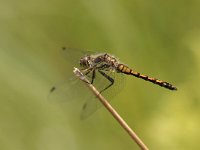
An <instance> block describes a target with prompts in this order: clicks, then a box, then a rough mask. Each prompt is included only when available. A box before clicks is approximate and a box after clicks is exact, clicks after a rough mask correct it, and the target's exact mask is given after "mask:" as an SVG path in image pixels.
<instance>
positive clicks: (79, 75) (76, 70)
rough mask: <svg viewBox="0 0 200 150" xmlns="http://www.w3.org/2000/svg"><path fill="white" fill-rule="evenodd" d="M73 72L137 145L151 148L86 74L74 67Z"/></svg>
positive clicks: (145, 148) (144, 148)
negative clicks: (91, 82)
mask: <svg viewBox="0 0 200 150" xmlns="http://www.w3.org/2000/svg"><path fill="white" fill-rule="evenodd" d="M73 72H74V74H75V75H76V77H78V78H79V79H80V80H82V81H83V82H84V83H85V85H86V86H87V87H88V88H89V89H90V90H91V91H92V92H93V94H94V95H95V96H96V97H97V98H98V99H99V100H100V102H101V103H102V104H103V105H104V106H105V108H106V109H107V110H108V111H109V112H110V113H111V114H112V116H113V117H114V118H115V119H116V120H117V121H118V123H119V124H120V125H121V126H122V127H123V128H124V130H125V131H126V132H127V133H128V134H129V135H130V136H131V138H132V139H133V140H134V141H135V142H136V143H137V145H138V146H139V147H140V148H141V149H142V150H149V149H148V148H147V146H146V145H145V144H144V143H143V142H142V140H141V139H140V138H139V137H138V136H137V134H136V133H135V132H134V131H133V130H132V129H131V128H130V127H129V126H128V124H127V123H126V122H125V121H124V120H123V119H122V117H121V116H120V115H119V114H118V113H117V111H116V110H115V109H114V108H113V107H112V106H111V105H110V103H108V101H107V100H106V99H105V98H104V97H103V96H102V95H101V94H100V93H99V91H98V90H97V89H96V88H95V87H94V86H93V85H92V84H90V82H89V81H88V79H87V78H86V76H85V75H84V74H83V73H82V72H81V71H80V70H79V69H77V68H74V71H73Z"/></svg>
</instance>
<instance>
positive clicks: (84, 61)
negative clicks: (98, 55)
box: [80, 55, 91, 68]
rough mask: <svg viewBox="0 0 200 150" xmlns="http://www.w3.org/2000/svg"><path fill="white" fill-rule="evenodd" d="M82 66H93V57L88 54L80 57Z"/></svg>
mask: <svg viewBox="0 0 200 150" xmlns="http://www.w3.org/2000/svg"><path fill="white" fill-rule="evenodd" d="M80 66H81V67H82V68H89V67H90V66H91V57H90V56H88V55H86V56H84V57H82V58H81V59H80Z"/></svg>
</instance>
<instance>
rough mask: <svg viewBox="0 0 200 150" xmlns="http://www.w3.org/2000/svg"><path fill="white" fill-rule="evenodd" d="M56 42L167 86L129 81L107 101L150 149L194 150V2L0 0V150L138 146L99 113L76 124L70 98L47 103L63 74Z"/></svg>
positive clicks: (198, 14)
mask: <svg viewBox="0 0 200 150" xmlns="http://www.w3.org/2000/svg"><path fill="white" fill-rule="evenodd" d="M63 46H69V47H75V48H79V49H89V50H92V51H100V52H101V51H102V52H104V51H106V52H109V53H112V54H114V55H115V56H117V57H118V58H120V60H122V62H124V63H126V64H129V66H130V67H132V68H134V69H136V70H137V71H139V72H142V73H144V74H147V75H150V76H153V77H157V78H160V79H163V80H166V81H169V82H171V83H173V84H174V85H176V86H177V87H178V91H177V92H172V91H169V90H166V89H164V88H160V87H159V86H155V85H153V84H150V83H147V82H145V81H142V80H139V79H136V78H134V77H128V78H127V79H126V84H125V86H124V89H123V90H122V91H121V92H120V93H118V94H117V95H116V97H115V100H112V105H113V107H114V108H116V110H117V111H118V112H119V113H120V114H121V116H122V117H123V118H124V119H125V120H126V121H127V123H128V124H129V125H130V126H131V127H132V128H133V130H134V131H135V132H136V133H137V134H138V135H139V137H140V138H141V139H142V140H143V141H144V143H146V145H147V146H148V147H149V148H150V149H154V150H158V149H162V150H169V149H170V150H198V149H200V143H199V139H200V130H199V127H200V92H199V90H200V86H199V85H200V69H199V68H200V52H199V51H200V1H199V0H184V1H180V0H177V1H174V0H168V1H159V0H150V1H138V0H133V1H131V0H129V1H122V0H101V1H100V0H75V1H74V0H58V1H53V0H35V1H25V0H17V1H14V0H0V71H1V72H0V149H1V150H27V149H28V150H55V149H57V150H100V149H105V150H110V149H115V150H121V149H126V150H130V149H139V148H138V146H137V145H136V144H135V143H134V142H133V141H132V140H131V138H130V137H129V136H128V135H127V133H125V131H124V130H122V128H121V127H120V126H119V125H118V124H117V122H116V121H115V120H114V119H113V118H112V117H111V115H110V114H109V113H108V112H107V111H106V110H105V109H104V108H101V109H99V110H98V111H97V112H96V113H95V114H94V115H92V116H91V117H89V118H88V119H86V120H83V121H81V120H80V119H79V113H80V106H78V105H77V107H76V105H75V104H79V103H78V102H77V103H75V104H73V103H72V104H70V103H66V104H65V103H62V106H60V105H59V104H58V105H57V104H52V103H49V101H48V100H47V96H48V93H49V89H50V88H51V86H52V85H53V84H55V83H57V82H59V81H62V80H64V79H66V78H68V77H69V75H70V74H71V71H72V70H69V69H68V68H67V65H66V61H65V60H64V57H62V55H61V53H60V52H59V51H60V49H61V47H63ZM76 92H77V93H78V92H79V93H80V92H81V91H76ZM66 99H67V98H66ZM80 99H81V97H80Z"/></svg>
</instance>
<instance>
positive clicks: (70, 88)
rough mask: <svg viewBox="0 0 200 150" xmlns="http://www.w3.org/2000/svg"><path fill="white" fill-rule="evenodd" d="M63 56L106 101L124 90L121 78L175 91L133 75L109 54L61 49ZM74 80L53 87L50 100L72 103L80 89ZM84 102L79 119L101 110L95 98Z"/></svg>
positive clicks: (153, 79) (146, 78) (169, 84)
mask: <svg viewBox="0 0 200 150" xmlns="http://www.w3.org/2000/svg"><path fill="white" fill-rule="evenodd" d="M62 54H63V55H64V56H65V57H66V59H67V62H68V63H69V64H71V66H72V67H79V68H80V70H81V72H82V73H83V74H84V76H86V77H87V78H88V79H89V81H90V84H93V85H94V86H95V87H96V88H97V89H98V90H99V92H100V93H101V94H102V95H105V96H108V97H112V96H115V95H116V94H117V93H118V92H120V91H121V89H122V88H123V82H124V75H129V76H134V77H137V78H140V79H143V80H145V81H148V82H151V83H153V84H155V85H159V86H161V87H164V88H166V89H169V90H172V91H174V90H177V88H176V87H175V86H173V85H172V84H171V83H169V82H166V81H162V80H159V79H157V78H152V77H149V76H147V75H144V74H141V73H139V72H136V71H135V70H134V69H132V68H130V67H128V66H127V65H125V64H123V63H121V62H120V61H119V60H118V59H117V58H116V57H114V56H113V55H111V54H109V53H95V52H90V51H82V50H78V49H72V48H65V47H64V48H62ZM71 69H72V68H71ZM71 71H72V70H71ZM77 80H78V79H76V78H75V77H73V78H71V79H70V80H67V81H66V83H63V84H61V85H58V86H57V85H55V86H53V87H52V88H51V90H50V97H53V98H54V99H57V98H59V95H63V96H61V97H62V98H64V99H67V98H68V99H73V98H69V96H70V95H73V96H75V95H77V93H78V92H79V90H78V88H80V84H79V85H78V81H77ZM80 91H81V90H80ZM74 94H75V95H74ZM84 96H86V94H84ZM84 96H83V95H82V96H78V95H77V97H78V98H84ZM86 97H87V96H86ZM87 99H88V100H87V101H86V102H85V103H84V104H83V107H82V112H81V118H82V119H85V118H87V117H88V116H90V115H91V114H93V113H94V112H95V111H96V110H97V109H98V108H100V106H101V104H100V103H98V100H96V97H95V96H92V97H89V98H87Z"/></svg>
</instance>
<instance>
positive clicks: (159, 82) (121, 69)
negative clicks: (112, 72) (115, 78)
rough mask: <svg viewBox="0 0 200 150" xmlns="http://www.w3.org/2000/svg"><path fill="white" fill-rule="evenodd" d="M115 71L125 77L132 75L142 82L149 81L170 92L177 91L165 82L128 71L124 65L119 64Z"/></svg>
mask: <svg viewBox="0 0 200 150" xmlns="http://www.w3.org/2000/svg"><path fill="white" fill-rule="evenodd" d="M117 70H118V71H119V72H121V73H124V74H127V75H133V76H135V77H137V78H141V79H143V80H146V81H149V82H152V83H154V84H157V85H159V86H162V87H165V88H167V89H170V90H177V88H176V87H175V86H173V85H172V84H170V83H168V82H165V81H162V80H158V79H156V78H151V77H148V76H146V75H143V74H140V73H139V72H136V71H133V70H132V69H130V68H129V67H127V66H125V65H124V64H119V65H118V66H117Z"/></svg>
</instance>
